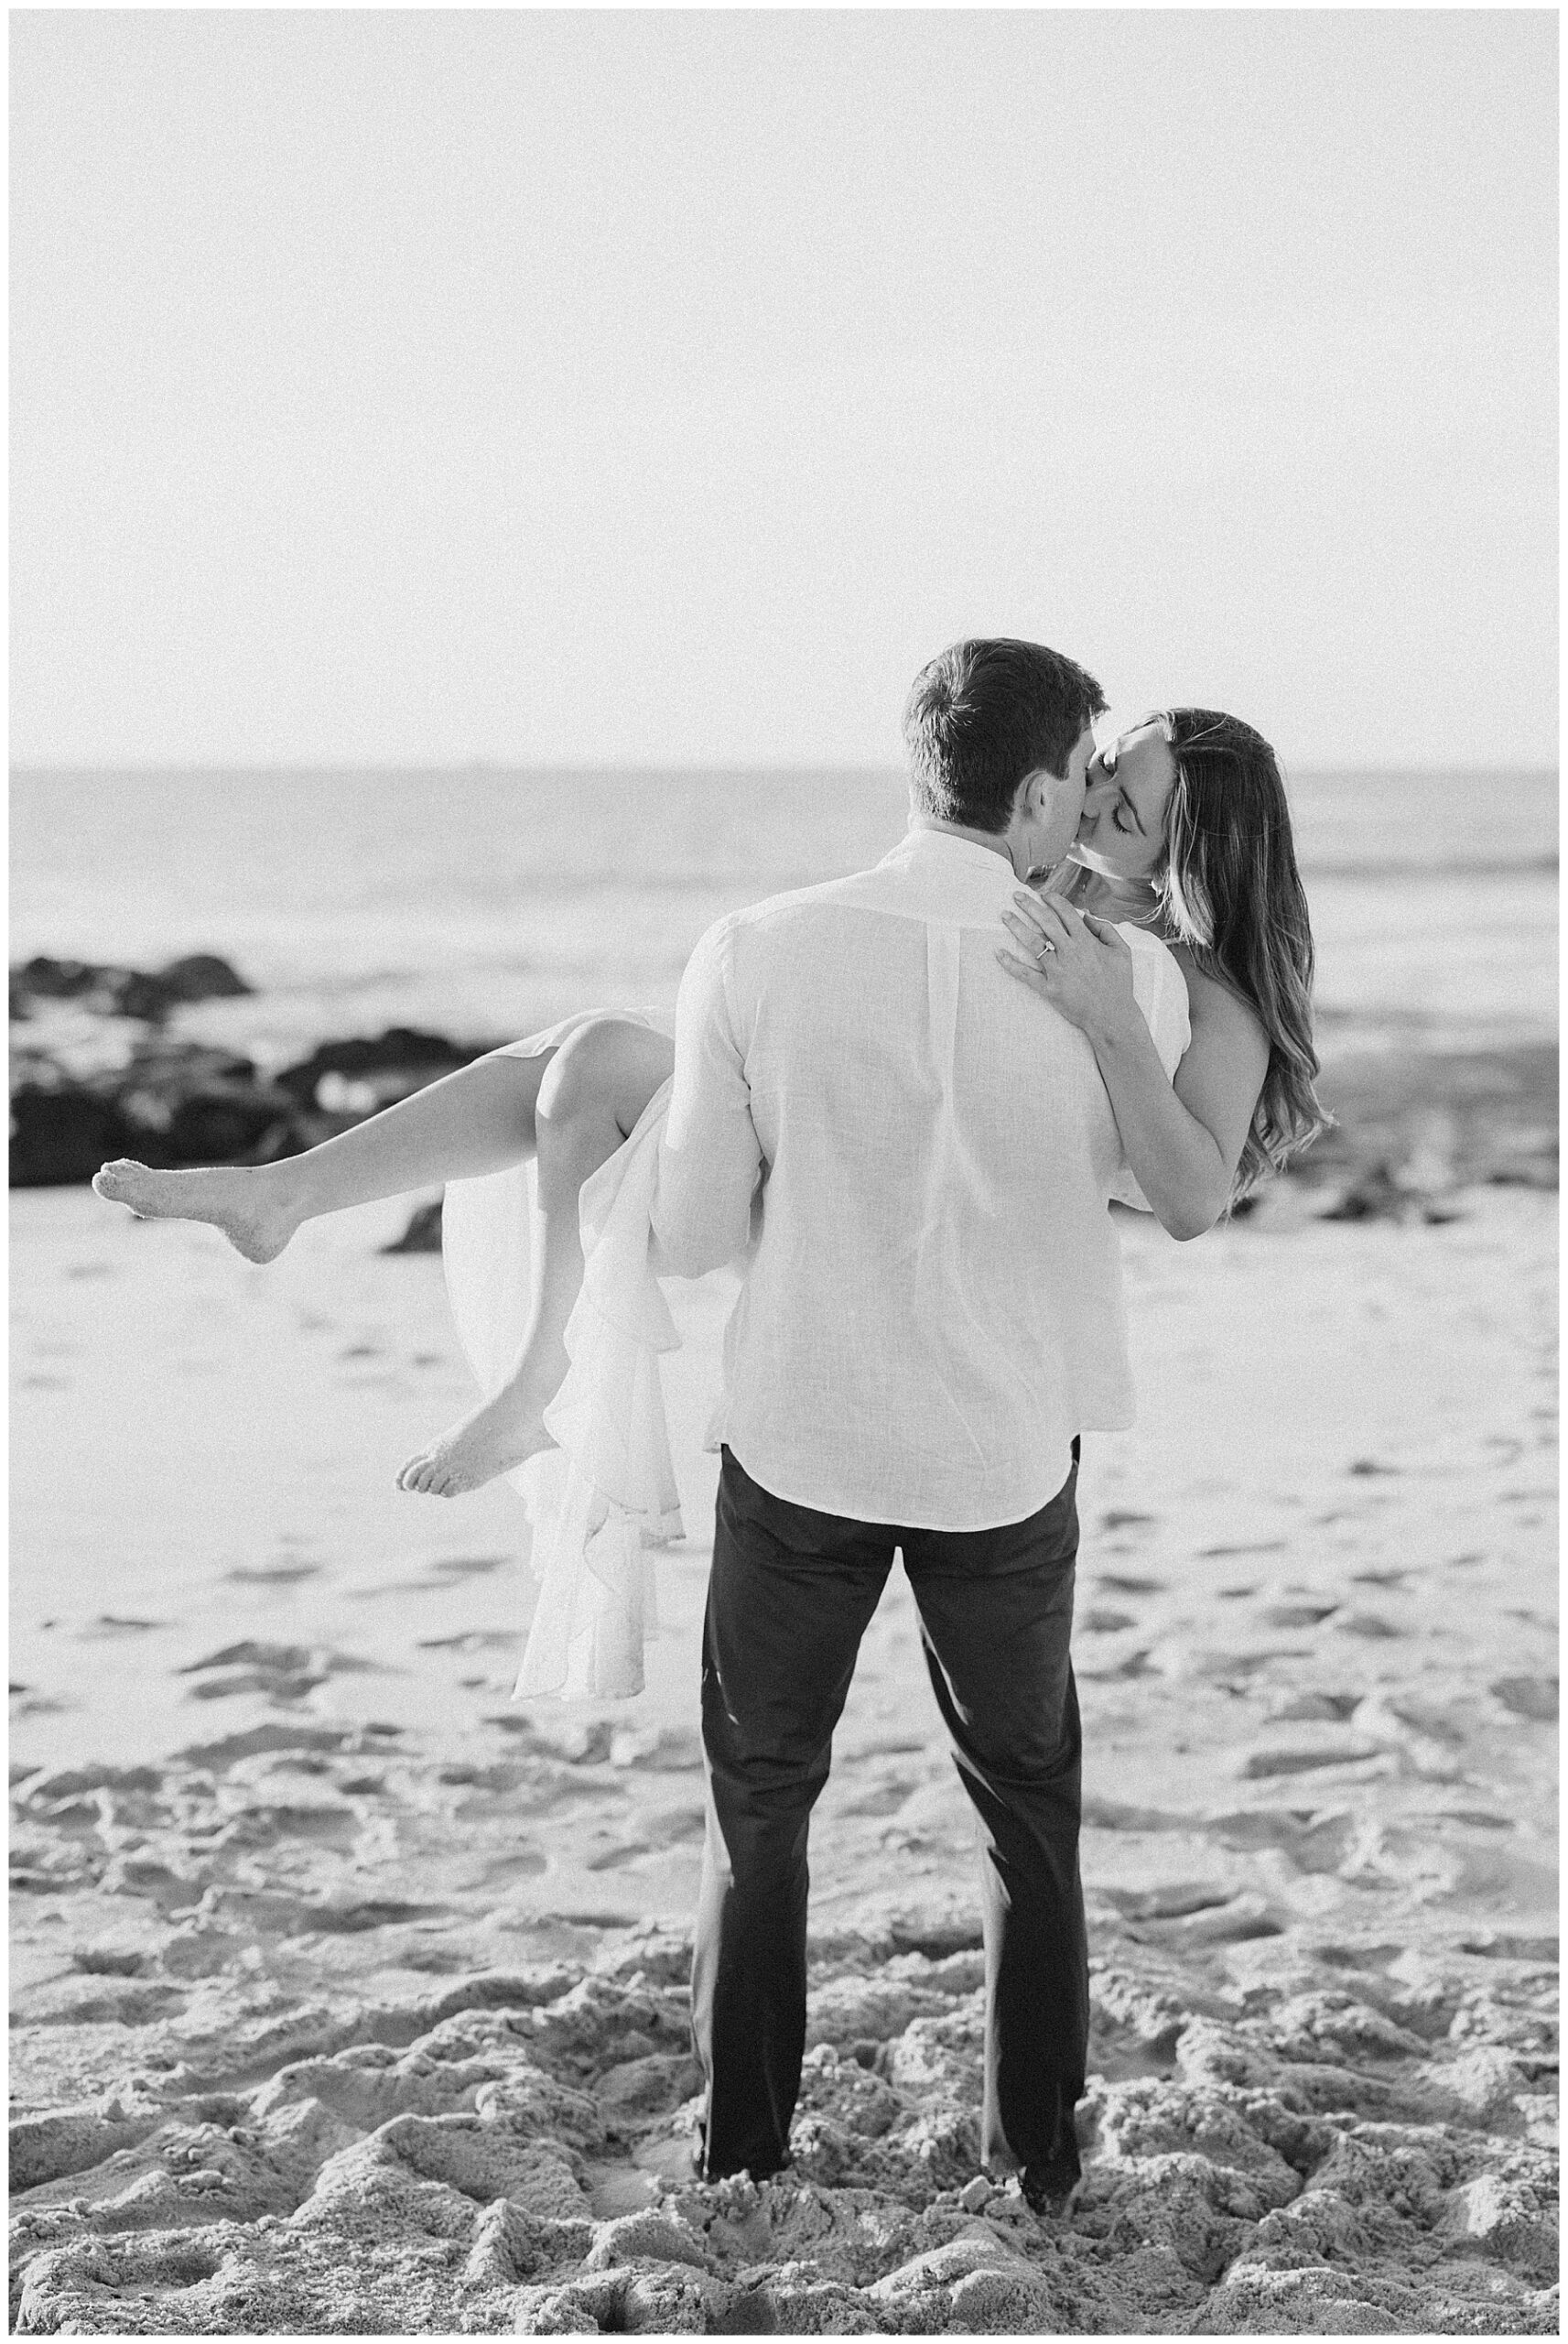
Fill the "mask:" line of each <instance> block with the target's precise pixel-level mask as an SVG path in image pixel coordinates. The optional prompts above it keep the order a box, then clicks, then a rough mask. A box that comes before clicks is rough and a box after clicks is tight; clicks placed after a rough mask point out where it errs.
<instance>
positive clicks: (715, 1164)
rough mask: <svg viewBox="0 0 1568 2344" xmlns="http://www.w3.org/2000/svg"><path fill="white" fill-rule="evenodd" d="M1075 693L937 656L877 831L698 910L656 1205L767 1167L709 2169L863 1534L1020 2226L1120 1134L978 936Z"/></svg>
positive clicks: (727, 1754) (1052, 2043)
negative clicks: (947, 1804) (896, 794)
mask: <svg viewBox="0 0 1568 2344" xmlns="http://www.w3.org/2000/svg"><path fill="white" fill-rule="evenodd" d="M1104 706H1105V700H1104V696H1103V694H1102V693H1101V691H1100V689H1099V686H1098V684H1097V683H1096V682H1095V680H1094V678H1092V677H1091V676H1088V675H1087V674H1086V673H1085V672H1084V670H1083V669H1082V668H1081V667H1076V666H1075V665H1074V663H1073V662H1072V661H1071V660H1070V659H1065V658H1064V657H1061V656H1060V655H1059V654H1058V653H1055V652H1053V651H1049V650H1046V649H1044V647H1043V646H1039V645H1036V644H1029V643H1022V642H1016V641H1011V640H993V641H983V642H982V641H976V642H966V643H959V644H956V645H954V646H952V648H951V649H950V650H948V651H946V652H944V653H943V654H942V656H941V657H940V658H938V659H935V660H934V661H933V662H932V663H931V665H930V666H929V667H927V668H926V669H925V671H924V673H923V674H922V675H921V676H920V677H919V678H917V680H916V682H915V685H914V689H913V691H912V693H911V696H910V700H909V703H908V707H907V709H906V711H905V717H904V734H905V741H906V743H907V746H908V750H909V759H910V808H911V811H910V829H909V831H908V834H907V835H906V837H905V838H904V839H903V841H902V843H901V844H900V845H898V846H897V847H895V848H894V849H893V851H892V853H891V854H889V855H888V856H887V857H886V858H885V859H884V860H883V861H882V862H881V863H879V864H878V865H877V866H876V867H875V869H874V870H871V871H869V872H864V873H861V874H858V875H856V876H855V877H853V878H849V879H845V880H838V881H835V882H833V883H831V884H827V885H826V886H820V887H812V888H807V889H806V890H805V891H804V892H802V893H800V894H797V895H784V896H778V897H775V898H773V900H772V901H770V902H767V903H762V904H757V905H753V906H750V907H749V908H748V909H746V910H744V911H741V912H737V913H733V914H731V915H730V917H727V918H725V919H722V920H720V921H719V924H718V925H717V927H715V928H712V929H710V930H709V931H708V935H707V936H706V937H704V938H703V939H702V940H701V942H700V943H699V944H698V946H697V950H696V952H695V953H694V954H693V956H692V960H691V961H690V963H689V965H688V967H687V973H686V977H685V979H684V981H683V982H682V986H681V992H680V1000H679V1004H678V1008H677V1013H676V1072H675V1087H674V1095H673V1099H672V1101H671V1106H670V1114H669V1122H668V1126H667V1131H666V1135H665V1143H664V1146H663V1149H662V1153H661V1157H660V1167H659V1197H658V1202H657V1205H656V1208H655V1212H654V1224H655V1228H656V1231H657V1234H658V1237H659V1240H660V1243H661V1244H662V1246H663V1249H664V1253H665V1259H666V1262H667V1264H668V1265H669V1266H670V1267H671V1268H672V1269H674V1270H676V1272H677V1273H680V1274H684V1275H698V1274H700V1273H701V1272H703V1271H705V1270H708V1269H710V1268H713V1267H715V1266H717V1264H719V1263H721V1262H725V1261H728V1260H730V1258H731V1257H732V1256H733V1255H734V1254H735V1253H737V1252H739V1251H740V1250H741V1247H742V1246H743V1244H744V1243H745V1241H746V1237H747V1232H748V1223H749V1220H750V1218H751V1215H752V1208H753V1199H754V1194H755V1192H756V1191H757V1190H758V1188H759V1184H760V1214H759V1223H760V1226H759V1230H758V1233H757V1236H756V1243H755V1246H754V1250H753V1252H752V1256H751V1259H750V1260H749V1262H748V1264H747V1268H746V1275H745V1280H744V1284H743V1286H742V1289H741V1296H740V1298H739V1300H738V1302H737V1304H736V1307H735V1310H734V1313H733V1316H732V1317H731V1319H730V1325H729V1328H728V1329H727V1332H726V1337H725V1345H724V1398H723V1401H722V1403H721V1408H720V1416H719V1427H720V1430H721V1433H722V1441H723V1456H722V1470H721V1476H720V1482H719V1503H718V1521H717V1528H716V1533H715V1538H714V1549H713V1569H712V1577H711V1580H710V1583H709V1590H708V1610H707V1618H706V1622H705V1628H704V1642H703V1669H702V1716H703V1741H704V1747H705V1750H706V1753H707V1782H708V1839H707V1846H706V1850H705V1855H704V1866H703V1883H702V1889H701V1894H700V1901H699V1906H698V1914H697V1944H696V1953H695V1959H694V1966H693V1975H692V1996H693V2013H694V2025H695V2032H696V2037H697V2050H698V2055H699V2056H700V2058H701V2061H702V2065H703V2067H704V2069H705V2071H706V2075H707V2078H708V2094H707V2111H706V2120H705V2124H704V2132H703V2143H702V2148H701V2151H700V2153H699V2159H700V2170H701V2172H702V2174H703V2176H704V2177H705V2178H707V2179H709V2180H716V2179H719V2178H720V2177H721V2176H724V2175H726V2174H730V2173H736V2172H739V2171H741V2170H746V2171H749V2172H750V2173H751V2174H752V2176H754V2177H755V2178H757V2179H762V2178H763V2177H765V2176H767V2175H769V2174H771V2173H774V2172H777V2171H778V2170H779V2169H780V2168H781V2167H782V2166H783V2165H785V2164H787V2162H788V2159H789V2124H790V2118H791V2115H792V2113H793V2111H794V2108H795V2097H796V2094H797V2091H798V2089H799V2082H800V2068H801V2058H802V2053H803V2048H804V2042H805V2032H806V1833H807V1826H808V1821H809V1817H810V1811H811V1807H812V1805H813V1802H814V1801H815V1800H816V1796H817V1795H818V1793H819V1792H820V1791H821V1789H822V1786H823V1784H824V1783H825V1782H826V1780H827V1770H828V1760H829V1751H830V1741H831V1736H832V1732H833V1728H834V1726H835V1724H836V1723H837V1721H838V1717H839V1714H840V1712H841V1710H842V1709H843V1706H844V1701H845V1698H846V1696H847V1694H848V1691H849V1681H850V1677H851V1676H852V1674H853V1670H854V1665H855V1655H856V1652H857V1649H858V1646H859V1644H860V1636H861V1633H862V1632H863V1631H864V1629H865V1627H866V1625H867V1622H869V1621H870V1619H871V1614H872V1612H874V1611H875V1609H876V1606H877V1602H878V1599H879V1598H880V1596H881V1590H882V1587H883V1585H884V1583H885V1581H886V1579H887V1575H888V1572H889V1569H890V1568H891V1567H892V1557H893V1554H894V1550H895V1549H902V1551H903V1563H904V1569H905V1572H906V1574H907V1576H908V1579H909V1581H910V1585H911V1587H912V1589H913V1590H914V1598H915V1601H916V1603H917V1605H918V1607H919V1611H920V1616H921V1622H922V1631H923V1642H924V1645H925V1657H926V1663H927V1666H928V1669H929V1672H930V1677H931V1682H932V1685H933V1687H934V1688H935V1695H936V1699H937V1704H938V1706H939V1708H940V1709H941V1713H942V1717H943V1720H944V1721H945V1723H946V1728H947V1731H948V1734H949V1736H950V1737H951V1742H952V1746H953V1753H954V1756H955V1759H956V1762H957V1767H958V1771H959V1774H960V1777H961V1779H962V1781H963V1784H964V1787H965V1789H966V1790H967V1792H968V1795H969V1797H970V1798H971V1800H972V1801H973V1803H974V1805H975V1807H976V1809H977V1812H978V1815H979V1824H980V1829H981V1834H982V1840H983V1854H984V1867H983V1869H984V1882H985V1886H984V1924H985V1942H986V1957H987V1959H986V1978H987V2021H986V2057H985V2099H984V2110H983V2115H982V2136H983V2154H984V2156H985V2160H986V2162H987V2164H988V2165H990V2166H991V2167H992V2168H993V2169H998V2170H1012V2169H1015V2168H1022V2187H1023V2190H1024V2194H1025V2196H1026V2197H1027V2198H1028V2199H1029V2201H1030V2203H1031V2204H1032V2205H1033V2206H1035V2207H1036V2208H1048V2207H1051V2206H1060V2205H1061V2204H1063V2203H1064V2202H1065V2200H1066V2198H1067V2197H1068V2196H1069V2194H1070V2192H1071V2190H1072V2189H1073V2187H1074V2185H1075V2184H1076V2180H1077V2178H1078V2153H1077V2145H1076V2137H1075V2132H1074V2123H1073V2110H1074V2103H1075V2102H1076V2100H1077V2099H1078V2098H1079V2096H1080V2094H1081V2092H1082V2089H1083V2082H1084V2062H1085V2051H1086V2046H1087V2027H1088V1978H1087V1949H1086V1941H1085V1933H1084V1915H1083V1898H1082V1892H1081V1889H1080V1886H1079V1880H1078V1865H1077V1841H1078V1822H1079V1731H1078V1712H1077V1702H1076V1694H1075V1691H1074V1686H1073V1674H1072V1668H1071V1666H1070V1662H1069V1658H1068V1637H1069V1633H1070V1629H1071V1624H1072V1601H1073V1569H1074V1562H1075V1558H1076V1551H1077V1518H1076V1507H1075V1484H1076V1471H1077V1465H1076V1458H1077V1439H1076V1436H1077V1434H1078V1432H1079V1431H1080V1429H1081V1428H1083V1427H1087V1426H1105V1425H1110V1424H1121V1423H1126V1422H1127V1421H1129V1418H1130V1407H1129V1405H1128V1394H1127V1370H1126V1359H1125V1345H1124V1335H1123V1324H1122V1318H1121V1309H1120V1299H1119V1263H1118V1253H1117V1244H1118V1241H1117V1238H1116V1234H1115V1231H1114V1229H1113V1227H1112V1224H1111V1221H1110V1218H1109V1215H1108V1211H1107V1210H1106V1205H1107V1197H1108V1188H1109V1183H1110V1181H1111V1179H1112V1177H1114V1175H1115V1173H1116V1171H1117V1170H1118V1168H1119V1165H1120V1148H1119V1142H1118V1139H1117V1134H1116V1125H1115V1121H1114V1118H1113V1116H1112V1115H1111V1112H1110V1108H1109V1102H1108V1099H1107V1096H1106V1092H1105V1088H1104V1085H1103V1083H1102V1082H1101V1080H1100V1078H1099V1075H1098V1071H1097V1069H1096V1066H1095V1060H1094V1054H1093V1051H1092V1049H1091V1048H1090V1047H1089V1046H1088V1044H1087V1042H1086V1041H1085V1039H1084V1037H1083V1036H1081V1035H1080V1034H1078V1033H1076V1031H1075V1030H1074V1029H1073V1028H1072V1027H1071V1026H1069V1025H1068V1024H1067V1023H1066V1021H1065V1019H1063V1018H1061V1017H1060V1016H1059V1015H1056V1013H1055V1012H1054V1011H1053V1010H1051V1009H1050V1008H1049V1005H1048V1004H1042V1003H1041V1002H1040V1001H1039V1000H1038V999H1036V998H1035V997H1034V996H1033V994H1032V993H1030V992H1029V991H1028V990H1027V989H1026V988H1025V987H1023V986H1022V985H1020V984H1018V983H1017V982H1015V981H1014V980H1013V979H1011V977H1009V976H1008V975H1007V974H1006V973H1005V971H1003V970H1002V969H1001V968H1000V966H999V964H998V960H997V950H998V947H999V946H1000V945H1003V944H1005V943H1006V942H1007V940H1008V939H1007V937H1006V932H1005V930H1004V929H1003V928H1001V925H1000V915H1001V913H1002V912H1003V911H1004V910H1005V909H1006V908H1007V907H1008V906H1009V905H1010V903H1011V896H1012V895H1013V893H1014V891H1015V889H1016V887H1017V885H1018V883H1019V882H1020V880H1022V879H1023V878H1025V877H1026V876H1027V875H1028V874H1031V873H1033V872H1037V871H1038V870H1039V869H1040V868H1042V867H1043V866H1049V865H1050V864H1052V863H1056V862H1058V861H1060V859H1061V858H1062V856H1063V855H1064V854H1065V852H1066V850H1067V847H1068V846H1069V845H1070V843H1071V841H1072V839H1073V836H1074V833H1075V831H1076V829H1077V825H1078V821H1079V817H1080V814H1081V812H1082V808H1083V799H1084V787H1085V772H1086V768H1087V763H1088V760H1089V758H1090V756H1091V754H1093V746H1094V744H1093V740H1092V737H1091V734H1090V731H1089V724H1090V720H1091V718H1093V717H1094V716H1096V715H1098V713H1099V711H1101V710H1102V709H1103V708H1104ZM1158 949H1159V948H1157V947H1154V946H1151V947H1150V950H1158ZM1140 957H1141V956H1140ZM1135 966H1136V962H1135Z"/></svg>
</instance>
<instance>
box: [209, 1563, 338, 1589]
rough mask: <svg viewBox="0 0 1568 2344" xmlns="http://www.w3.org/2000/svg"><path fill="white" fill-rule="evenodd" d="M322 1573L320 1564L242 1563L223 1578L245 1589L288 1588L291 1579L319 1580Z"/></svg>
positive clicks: (225, 1573)
mask: <svg viewBox="0 0 1568 2344" xmlns="http://www.w3.org/2000/svg"><path fill="white" fill-rule="evenodd" d="M320 1573H321V1565H320V1564H319V1563H258V1564H255V1565H248V1564H245V1563H241V1564H238V1565H237V1566H236V1567H235V1568H234V1569H233V1570H232V1571H225V1572H224V1574H223V1576H224V1578H225V1579H238V1580H239V1581H240V1583H241V1585H242V1586H245V1587H286V1586H287V1584H288V1582H289V1581H290V1580H291V1579H319V1577H320Z"/></svg>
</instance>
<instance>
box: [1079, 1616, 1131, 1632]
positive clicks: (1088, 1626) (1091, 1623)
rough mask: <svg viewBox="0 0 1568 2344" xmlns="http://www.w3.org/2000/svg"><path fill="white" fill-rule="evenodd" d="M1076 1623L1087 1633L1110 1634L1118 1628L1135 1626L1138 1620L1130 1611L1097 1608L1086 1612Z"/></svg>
mask: <svg viewBox="0 0 1568 2344" xmlns="http://www.w3.org/2000/svg"><path fill="white" fill-rule="evenodd" d="M1078 1625H1079V1627H1080V1628H1082V1629H1083V1631H1084V1632H1085V1633H1086V1634H1087V1635H1091V1636H1111V1635H1114V1634H1115V1633H1116V1632H1117V1630H1118V1629H1119V1628H1135V1627H1136V1626H1137V1625H1138V1622H1137V1621H1136V1620H1135V1619H1134V1618H1133V1616H1132V1614H1131V1612H1104V1611H1100V1610H1098V1609H1097V1610H1095V1611H1092V1612H1085V1614H1084V1616H1083V1618H1082V1619H1081V1620H1080V1621H1079V1622H1078Z"/></svg>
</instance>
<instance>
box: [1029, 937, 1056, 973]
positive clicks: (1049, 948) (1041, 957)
mask: <svg viewBox="0 0 1568 2344" xmlns="http://www.w3.org/2000/svg"><path fill="white" fill-rule="evenodd" d="M1054 950H1056V948H1055V946H1054V944H1051V943H1048V942H1047V943H1043V944H1042V945H1041V947H1040V950H1039V951H1038V952H1036V954H1035V955H1034V958H1035V960H1037V961H1038V962H1039V963H1040V964H1041V966H1042V967H1044V961H1045V955H1046V953H1047V952H1054Z"/></svg>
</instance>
